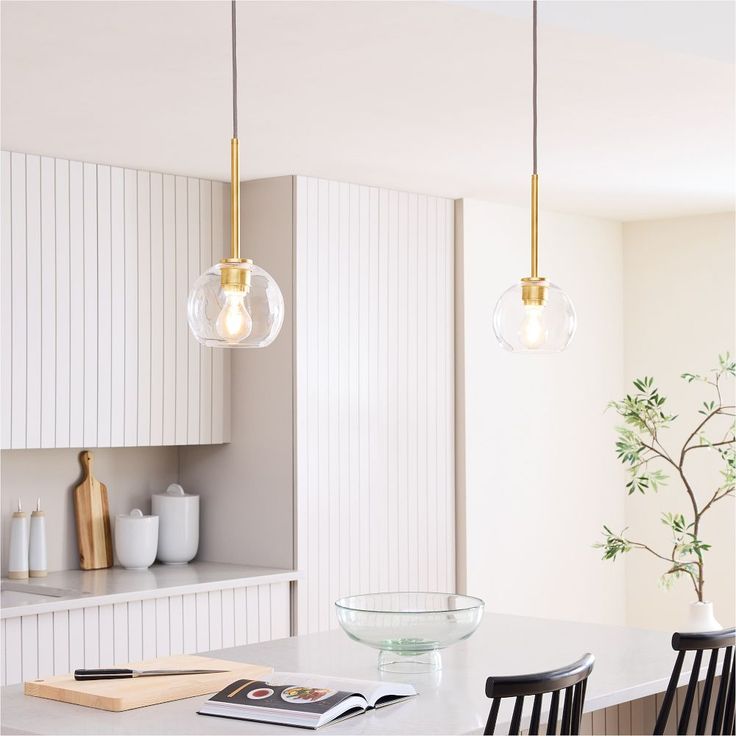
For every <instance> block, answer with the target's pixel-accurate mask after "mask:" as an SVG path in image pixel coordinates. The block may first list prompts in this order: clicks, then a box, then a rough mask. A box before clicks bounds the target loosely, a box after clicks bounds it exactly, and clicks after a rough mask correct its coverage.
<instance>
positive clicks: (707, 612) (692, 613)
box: [684, 601, 723, 632]
mask: <svg viewBox="0 0 736 736" xmlns="http://www.w3.org/2000/svg"><path fill="white" fill-rule="evenodd" d="M722 628H723V627H722V626H721V625H720V624H719V623H718V621H717V620H716V617H715V616H714V615H713V604H712V603H711V602H710V601H703V602H702V603H701V602H700V601H696V602H695V603H691V604H690V608H689V610H688V618H687V624H686V627H685V629H684V630H685V631H688V632H689V631H719V630H720V629H722Z"/></svg>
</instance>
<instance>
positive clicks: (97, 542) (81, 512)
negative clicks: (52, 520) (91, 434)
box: [74, 450, 112, 570]
mask: <svg viewBox="0 0 736 736" xmlns="http://www.w3.org/2000/svg"><path fill="white" fill-rule="evenodd" d="M79 460H80V462H81V463H82V471H83V472H84V480H83V481H82V482H81V483H80V484H79V485H78V486H77V487H76V488H75V489H74V515H75V516H76V520H77V542H78V544H79V566H80V567H81V568H82V570H99V569H101V568H104V567H112V534H111V533H110V510H109V508H108V505H107V486H106V485H105V484H104V483H100V481H98V480H97V478H95V476H94V473H93V472H92V453H91V452H88V451H87V450H85V451H84V452H82V453H80V455H79Z"/></svg>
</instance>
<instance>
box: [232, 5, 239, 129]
mask: <svg viewBox="0 0 736 736" xmlns="http://www.w3.org/2000/svg"><path fill="white" fill-rule="evenodd" d="M231 5H232V21H231V26H232V34H233V138H237V137H238V36H237V20H236V17H235V0H232V2H231Z"/></svg>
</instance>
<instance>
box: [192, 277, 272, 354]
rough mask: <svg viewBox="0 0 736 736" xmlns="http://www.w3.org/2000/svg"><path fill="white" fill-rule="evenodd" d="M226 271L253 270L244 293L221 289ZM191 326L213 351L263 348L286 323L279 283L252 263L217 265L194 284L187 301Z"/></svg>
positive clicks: (226, 288) (231, 289)
mask: <svg viewBox="0 0 736 736" xmlns="http://www.w3.org/2000/svg"><path fill="white" fill-rule="evenodd" d="M223 268H238V269H245V270H248V271H250V286H249V288H247V289H246V290H245V291H238V290H236V289H233V288H228V287H225V288H223V287H222V283H221V272H222V269H223ZM187 314H188V318H189V327H190V329H191V330H192V333H193V334H194V336H195V337H196V338H197V340H198V341H199V342H201V343H202V345H207V346H208V347H211V348H264V347H266V345H270V344H271V343H272V342H273V341H274V340H275V339H276V336H277V335H278V334H279V330H281V325H282V324H283V322H284V297H283V296H282V294H281V289H279V287H278V284H277V283H276V282H275V281H274V279H273V278H272V277H271V276H270V275H269V274H268V273H267V272H266V271H264V270H263V269H262V268H259V267H258V266H255V265H253V264H252V263H239V264H231V263H225V264H223V263H216V264H215V265H214V266H212V268H210V269H209V270H208V271H205V273H203V274H202V275H201V276H200V277H199V278H198V279H197V281H196V282H195V283H194V286H193V287H192V290H191V291H190V292H189V300H188V302H187Z"/></svg>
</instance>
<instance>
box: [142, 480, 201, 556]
mask: <svg viewBox="0 0 736 736" xmlns="http://www.w3.org/2000/svg"><path fill="white" fill-rule="evenodd" d="M151 508H152V511H153V513H154V514H156V516H158V517H159V520H160V521H159V533H158V559H159V560H160V561H161V562H163V563H164V564H166V565H183V564H186V563H187V562H189V561H190V560H192V559H194V556H195V555H196V554H197V548H198V547H199V496H196V495H193V494H189V493H184V489H183V488H182V487H181V486H180V485H179V484H178V483H172V484H171V485H170V486H169V487H168V488H167V489H166V492H165V493H154V494H153V496H151Z"/></svg>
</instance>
